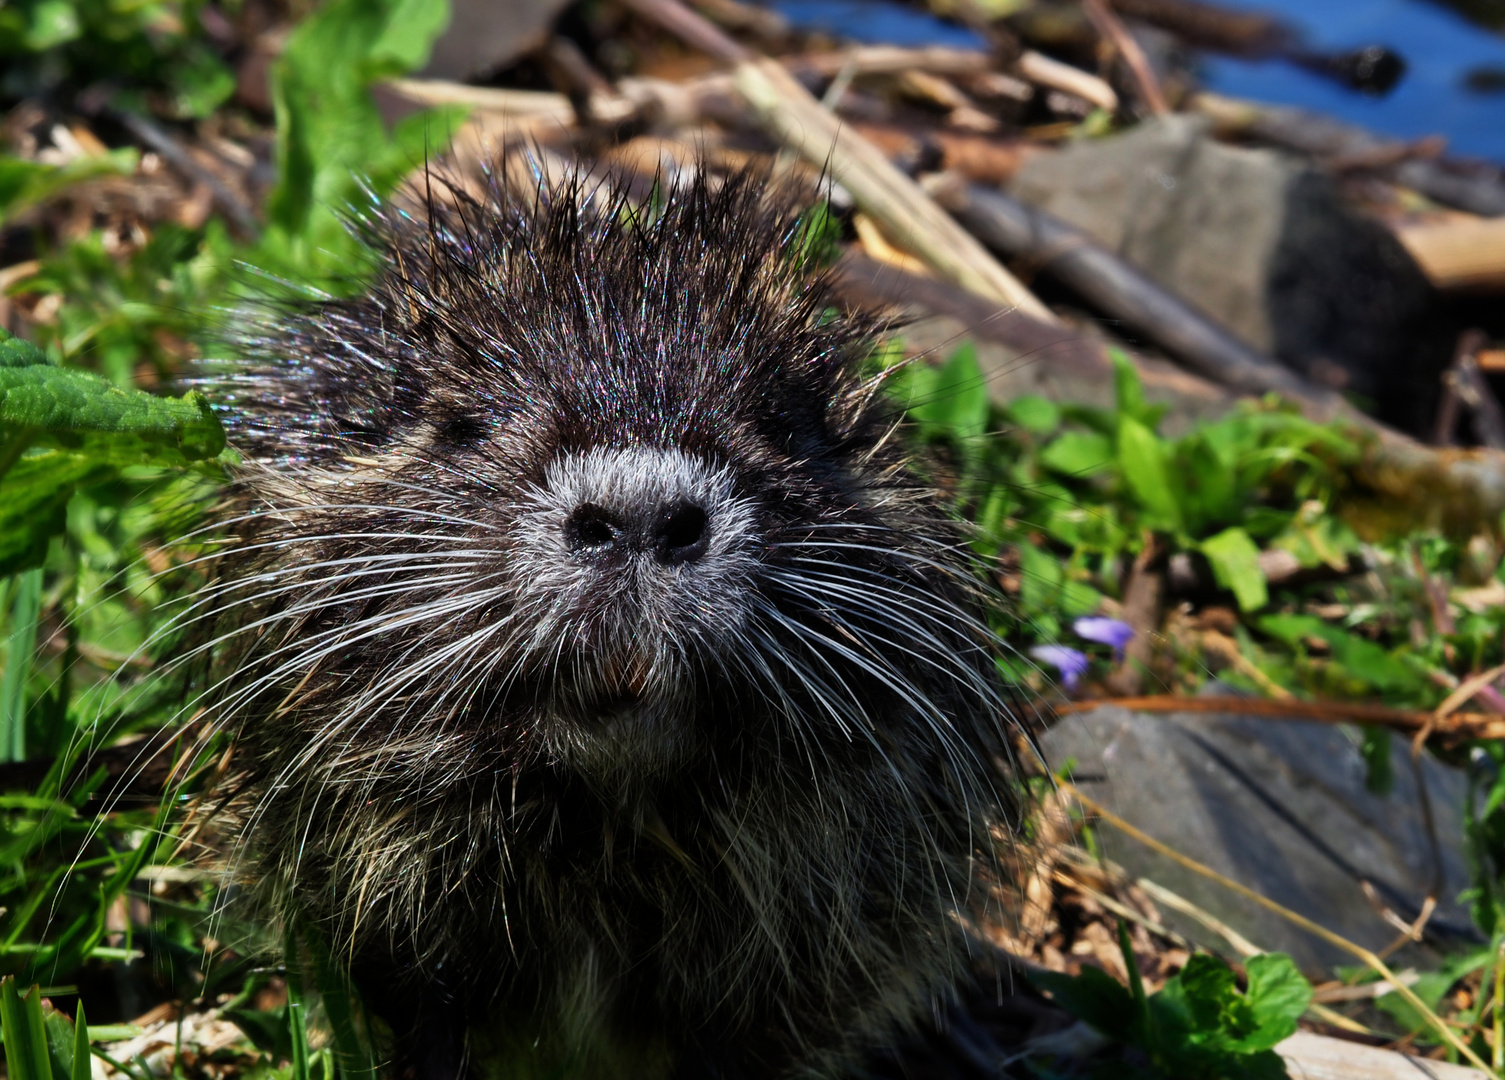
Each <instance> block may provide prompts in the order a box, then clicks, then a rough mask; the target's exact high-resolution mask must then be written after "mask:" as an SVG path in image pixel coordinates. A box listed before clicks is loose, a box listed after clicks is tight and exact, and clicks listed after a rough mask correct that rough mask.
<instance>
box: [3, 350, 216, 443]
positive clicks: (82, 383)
mask: <svg viewBox="0 0 1505 1080" xmlns="http://www.w3.org/2000/svg"><path fill="white" fill-rule="evenodd" d="M3 428H10V429H11V430H13V431H14V430H17V429H20V430H32V431H36V432H40V433H44V434H46V435H49V436H53V437H54V438H57V437H62V436H69V435H86V434H104V435H114V436H121V435H123V436H132V437H134V439H135V440H137V442H135V443H121V444H119V447H114V448H112V450H113V451H114V452H112V453H110V454H109V457H110V458H112V459H114V460H117V461H120V460H124V459H126V458H135V457H140V456H143V455H144V456H145V460H142V461H141V464H164V465H165V464H181V463H183V462H185V461H197V460H201V459H203V458H208V457H213V456H214V455H216V454H218V453H219V452H220V451H221V450H223V449H224V448H225V433H224V429H222V428H221V427H220V423H219V419H218V418H217V417H216V416H215V415H214V411H213V410H212V409H210V408H209V402H208V401H206V400H205V399H204V396H203V395H202V394H200V393H198V392H197V391H189V392H188V393H187V394H185V395H183V396H182V397H180V398H168V397H158V396H156V395H155V394H148V393H146V392H145V391H144V390H126V389H123V388H121V387H118V386H116V385H115V384H114V383H112V382H110V381H109V380H108V379H105V378H102V377H101V376H99V375H95V374H94V373H93V372H89V371H75V370H72V369H69V368H60V367H54V366H52V365H50V364H34V365H31V366H28V367H0V429H3ZM120 448H124V453H121V452H120ZM154 458H156V459H159V460H153V459H154Z"/></svg>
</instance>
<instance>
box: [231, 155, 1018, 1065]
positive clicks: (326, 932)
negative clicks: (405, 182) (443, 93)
mask: <svg viewBox="0 0 1505 1080" xmlns="http://www.w3.org/2000/svg"><path fill="white" fill-rule="evenodd" d="M422 187H423V184H422V183H420V191H419V193H418V196H417V197H416V198H415V199H413V200H409V201H408V202H405V203H400V204H398V205H397V206H394V207H392V208H388V209H384V210H377V211H374V212H372V214H371V215H370V216H369V218H368V219H366V220H364V221H362V222H361V223H359V225H358V228H360V229H361V230H362V231H363V232H364V233H365V235H366V236H367V239H368V240H369V241H370V242H371V244H372V245H373V248H374V249H375V250H376V252H377V253H378V257H379V262H380V269H379V271H378V272H377V274H376V276H375V280H374V284H372V285H371V286H370V287H369V289H368V290H367V291H365V292H364V294H362V295H360V296H359V297H358V298H355V299H348V300H345V299H341V300H336V299H325V300H322V301H320V302H316V303H307V304H301V305H300V304H293V305H286V306H284V307H282V308H281V309H279V314H278V315H277V317H276V318H275V319H272V320H266V321H264V322H265V324H264V325H262V326H260V328H259V329H258V330H257V331H256V332H255V333H253V334H250V335H248V338H247V340H246V342H245V343H244V345H243V351H244V352H246V353H247V354H248V356H249V359H248V361H247V362H246V364H245V366H244V367H243V368H242V369H241V371H240V373H239V374H238V375H236V376H235V377H233V378H231V379H228V380H226V381H225V382H224V383H223V384H222V388H221V389H222V396H223V398H224V399H225V400H227V401H228V408H229V415H230V417H231V422H230V427H231V434H232V440H233V442H234V444H235V445H236V446H237V447H238V449H239V451H240V452H241V454H242V455H243V456H244V459H245V461H244V465H243V466H242V467H241V468H240V472H239V479H238V481H237V495H236V496H235V498H234V500H233V502H232V512H231V513H230V515H229V519H228V521H227V524H226V530H227V533H228V536H229V539H230V547H229V550H228V551H227V553H226V554H225V555H224V556H223V558H222V561H221V572H220V579H219V581H220V584H219V585H218V586H217V587H216V589H215V590H214V591H213V592H212V596H213V601H212V606H213V608H214V609H215V620H216V635H217V637H216V642H217V644H216V648H217V650H218V654H217V656H216V659H215V664H216V671H217V674H216V676H215V682H214V686H213V689H211V691H210V692H209V695H208V699H207V701H206V705H207V707H208V709H209V715H210V716H211V717H213V718H214V723H215V724H216V725H217V726H218V728H219V729H220V730H222V731H224V732H226V733H228V736H229V738H230V739H231V740H232V742H233V746H234V752H233V758H234V767H233V769H232V770H231V771H232V772H233V773H234V775H235V776H236V777H237V780H236V786H235V787H234V790H233V791H230V792H227V794H226V800H229V799H230V796H231V795H233V796H234V800H233V801H234V805H235V806H237V807H239V808H240V810H239V816H238V817H235V816H234V815H232V817H233V818H234V820H235V822H236V824H235V825H234V827H233V831H232V840H233V843H232V851H233V853H234V854H233V865H234V867H235V869H236V872H237V873H238V874H240V875H241V876H242V877H243V878H244V879H245V880H247V881H249V882H252V883H254V885H255V890H254V891H255V893H256V894H257V895H258V896H259V897H260V898H261V900H262V902H263V903H264V905H265V907H266V909H267V910H268V911H269V912H270V914H271V917H272V919H273V920H274V921H276V922H279V923H280V924H282V925H284V926H302V927H305V928H309V929H310V930H311V931H312V932H314V933H316V934H318V935H319V936H320V937H321V939H322V940H324V941H325V942H327V943H328V947H329V949H330V952H331V954H332V955H334V956H336V957H338V958H340V959H341V960H342V961H343V962H345V963H346V965H347V966H348V970H349V974H350V977H351V979H352V981H353V983H354V985H355V987H356V988H357V989H358V990H359V992H360V995H361V996H362V998H363V1000H364V1002H365V1003H366V1005H367V1006H368V1008H369V1009H370V1010H372V1011H373V1012H374V1013H375V1014H376V1015H378V1016H380V1017H381V1018H382V1019H383V1020H384V1021H385V1024H386V1025H387V1026H388V1027H389V1028H390V1033H391V1034H390V1045H388V1046H387V1047H386V1049H385V1053H386V1054H387V1058H386V1060H387V1061H388V1062H389V1064H390V1067H391V1069H392V1070H393V1072H394V1074H395V1075H405V1076H413V1077H417V1078H421V1080H450V1078H454V1077H458V1076H462V1075H464V1076H498V1077H503V1076H504V1077H509V1078H511V1077H533V1076H540V1077H541V1076H546V1075H547V1076H558V1077H576V1076H579V1077H628V1076H631V1077H644V1078H654V1077H666V1078H667V1077H676V1078H688V1077H692V1076H700V1077H711V1076H714V1077H724V1078H734V1077H746V1078H754V1077H792V1076H810V1077H825V1076H834V1075H840V1074H841V1073H842V1071H843V1069H845V1068H847V1067H848V1066H849V1065H850V1063H851V1062H852V1061H853V1060H854V1059H855V1058H856V1057H858V1056H860V1055H861V1054H863V1053H864V1052H866V1051H868V1050H870V1049H872V1048H874V1047H879V1046H882V1045H884V1044H885V1043H887V1042H889V1041H890V1040H892V1039H894V1038H896V1037H897V1036H898V1035H899V1034H900V1033H902V1032H903V1031H904V1029H905V1028H906V1027H909V1026H912V1025H915V1024H917V1023H920V1022H922V1021H925V1020H927V1019H928V1018H929V1017H930V1016H932V1015H933V1014H938V1013H939V1011H940V1010H942V1009H943V1008H944V1007H945V1005H946V1002H947V1001H948V999H949V997H950V995H951V994H952V992H953V991H952V988H953V985H954V983H955V982H956V980H957V978H958V977H959V975H960V974H961V973H962V972H963V970H964V968H965V967H966V965H967V949H968V938H967V928H968V926H969V924H971V923H972V921H973V920H974V919H975V918H977V917H978V915H979V914H980V913H981V912H982V911H983V910H984V908H985V907H986V906H987V905H988V904H989V903H990V899H989V898H990V896H991V895H993V893H992V889H991V886H992V883H993V881H992V874H993V867H994V865H995V864H994V859H993V857H994V854H995V844H996V843H997V842H998V840H997V838H998V837H999V836H1000V835H1004V834H1006V832H1007V829H1008V827H1009V824H1010V823H1011V822H1012V821H1013V820H1014V819H1015V810H1014V806H1013V801H1012V800H1013V795H1012V787H1011V785H1010V784H1009V782H1008V781H1007V780H1006V778H1005V777H1004V776H1003V775H1002V774H1001V772H1000V769H999V764H998V763H999V762H1000V760H1001V759H1002V758H1003V757H1005V756H1006V754H1007V740H1006V738H1005V731H1006V725H1007V723H1008V713H1007V708H1006V705H1005V699H1004V696H1003V694H1002V691H1001V688H1000V686H999V682H998V677H997V669H996V664H995V653H994V649H993V639H992V635H991V633H990V631H989V629H988V626H987V621H986V596H985V590H984V588H983V586H982V585H981V584H980V582H979V579H978V577H977V576H976V574H975V568H974V566H973V560H972V558H971V556H970V555H969V548H968V546H967V544H966V542H965V541H966V537H965V534H964V533H963V531H962V530H961V529H960V527H959V526H958V525H957V524H956V523H955V521H954V520H953V515H952V513H951V512H950V510H949V509H948V499H947V498H946V497H944V496H942V495H940V494H938V493H937V491H936V490H934V487H933V486H932V485H931V484H929V483H927V482H926V481H925V480H924V479H922V478H921V477H920V476H918V475H917V474H916V472H915V471H914V470H912V469H911V468H910V467H909V462H908V461H907V460H906V455H905V451H904V447H903V445H902V439H901V438H899V437H897V436H896V434H895V423H894V415H893V411H892V409H891V408H890V407H889V406H887V405H885V397H884V395H883V394H882V393H881V383H882V375H881V374H876V373H875V370H874V368H873V367H872V366H871V365H870V361H869V357H870V355H871V349H872V346H873V343H874V339H875V336H876V335H877V334H878V333H879V331H880V330H881V329H882V326H881V324H880V322H879V321H878V320H877V319H875V318H873V317H868V316H863V315H859V314H851V313H843V312H840V311H838V310H836V309H835V308H834V307H833V306H832V303H831V300H830V297H829V295H828V290H827V283H826V280H825V278H824V276H823V274H822V272H821V271H820V270H819V268H818V267H817V266H816V265H815V261H814V260H813V259H811V258H810V257H809V255H810V252H809V251H808V250H807V247H808V245H807V244H806V243H805V241H804V239H803V237H804V236H805V232H804V228H803V226H802V224H801V219H800V217H799V200H798V199H796V198H793V197H791V196H790V195H789V194H788V193H787V192H785V191H782V190H781V189H778V188H776V186H775V185H772V184H770V183H769V182H767V181H766V180H765V179H764V178H762V177H760V176H759V175H757V174H754V173H743V174H733V175H729V176H713V175H709V174H708V173H707V172H706V171H704V170H702V171H700V172H698V173H697V174H696V175H695V176H694V178H693V179H690V180H688V181H686V182H684V183H682V184H681V185H679V186H677V187H674V186H670V185H662V186H661V187H660V188H659V189H657V191H658V192H659V193H662V192H665V191H667V194H656V195H655V197H654V198H650V199H648V200H641V199H635V198H633V197H632V195H631V193H630V192H629V190H628V187H627V186H626V185H623V184H613V183H595V182H588V181H586V180H582V179H578V178H577V179H574V180H569V181H566V182H563V183H560V184H556V185H548V184H538V185H521V186H519V185H517V184H514V183H509V182H508V181H507V180H506V179H505V177H497V178H494V179H493V180H492V181H491V182H490V183H489V184H488V185H487V186H486V193H485V194H483V195H466V194H464V193H463V192H461V191H460V190H458V189H456V190H446V191H445V192H444V197H443V198H438V197H436V196H435V194H434V190H433V187H432V184H430V187H429V189H428V190H427V192H426V193H425V191H424V190H422ZM226 783H227V784H228V783H229V782H228V781H227V782H226Z"/></svg>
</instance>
